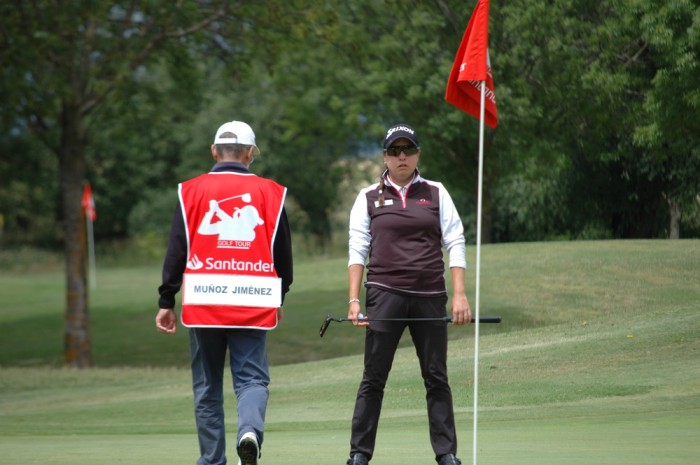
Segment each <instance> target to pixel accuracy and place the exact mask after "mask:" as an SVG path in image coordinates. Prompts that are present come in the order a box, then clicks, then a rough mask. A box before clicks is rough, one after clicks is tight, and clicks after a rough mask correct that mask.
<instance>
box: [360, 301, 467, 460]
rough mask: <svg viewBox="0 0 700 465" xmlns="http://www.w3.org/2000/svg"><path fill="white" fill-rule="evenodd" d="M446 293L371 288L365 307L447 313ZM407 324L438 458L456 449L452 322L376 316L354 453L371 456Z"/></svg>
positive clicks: (422, 314)
mask: <svg viewBox="0 0 700 465" xmlns="http://www.w3.org/2000/svg"><path fill="white" fill-rule="evenodd" d="M446 304H447V297H446V296H440V297H414V296H408V295H402V294H394V293H391V292H387V291H384V290H381V289H377V288H369V289H367V305H366V308H365V311H366V312H367V316H368V317H369V318H370V319H371V318H428V317H430V318H433V317H435V318H442V317H444V316H446V308H445V307H446ZM407 326H408V329H409V332H410V334H411V338H412V340H413V345H414V347H415V349H416V355H417V356H418V361H419V363H420V370H421V375H422V377H423V383H424V385H425V390H426V401H427V407H428V422H429V429H430V443H431V445H432V447H433V451H434V452H435V456H436V458H437V457H439V456H441V455H444V454H449V453H452V454H456V453H457V434H456V431H455V420H454V408H453V404H452V391H451V390H450V386H449V384H448V379H447V324H445V322H443V321H435V322H432V321H417V322H372V323H370V325H369V327H368V329H367V330H366V336H365V368H364V373H363V375H362V381H361V382H360V387H359V390H358V392H357V399H356V401H355V412H354V414H353V417H352V435H351V438H350V455H351V456H352V455H353V454H356V453H358V452H359V453H362V454H364V455H366V456H367V457H368V458H372V455H373V453H374V445H375V441H376V437H377V426H378V424H379V416H380V413H381V409H382V400H383V398H384V387H385V386H386V382H387V379H388V378H389V372H390V371H391V365H392V363H393V361H394V355H395V353H396V348H397V346H398V344H399V341H400V339H401V336H402V334H403V332H404V329H405V328H406V327H407Z"/></svg>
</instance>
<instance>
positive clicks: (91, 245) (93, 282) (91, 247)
mask: <svg viewBox="0 0 700 465" xmlns="http://www.w3.org/2000/svg"><path fill="white" fill-rule="evenodd" d="M85 219H86V220H87V221H86V223H87V236H88V255H89V260H90V287H91V288H93V289H95V288H96V287H97V273H96V271H95V236H94V234H93V228H92V220H91V219H90V216H88V215H86V216H85Z"/></svg>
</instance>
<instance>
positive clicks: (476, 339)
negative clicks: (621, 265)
mask: <svg viewBox="0 0 700 465" xmlns="http://www.w3.org/2000/svg"><path fill="white" fill-rule="evenodd" d="M485 98H486V80H483V81H481V115H480V118H479V193H478V206H477V214H476V298H475V307H474V311H475V315H474V320H475V324H476V327H475V328H474V443H473V445H472V448H473V450H474V465H476V453H477V440H476V438H477V434H476V431H477V426H476V425H477V412H478V405H479V277H480V272H481V195H482V185H483V182H482V179H483V174H484V106H485V103H484V100H485Z"/></svg>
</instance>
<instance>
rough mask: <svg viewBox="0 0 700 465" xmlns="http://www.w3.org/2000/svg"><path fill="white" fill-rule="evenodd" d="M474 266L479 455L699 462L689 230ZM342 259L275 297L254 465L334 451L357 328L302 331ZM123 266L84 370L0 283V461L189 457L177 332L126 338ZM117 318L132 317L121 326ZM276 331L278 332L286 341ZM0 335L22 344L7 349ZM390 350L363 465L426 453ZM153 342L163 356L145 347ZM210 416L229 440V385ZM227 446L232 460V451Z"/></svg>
mask: <svg viewBox="0 0 700 465" xmlns="http://www.w3.org/2000/svg"><path fill="white" fill-rule="evenodd" d="M482 260H483V261H484V262H483V263H484V269H483V270H482V273H483V275H482V286H483V288H482V292H483V293H482V299H483V300H482V305H484V309H483V310H482V314H501V315H502V316H503V317H504V321H503V323H502V324H501V325H491V326H489V325H481V327H480V328H481V330H482V332H481V338H480V344H479V390H478V392H479V410H478V424H477V425H478V432H477V433H478V434H477V438H478V449H477V457H478V463H479V464H482V465H505V464H507V465H562V464H566V465H579V464H580V465H584V464H585V465H697V464H698V463H700V279H699V277H700V241H676V242H674V241H629V242H627V241H609V242H608V241H606V242H601V243H596V242H584V243H556V244H542V243H540V244H505V245H502V246H501V245H499V246H490V247H487V248H486V249H485V250H484V257H483V258H482ZM472 263H473V262H472ZM343 266H344V265H343V263H342V261H340V260H328V261H318V262H315V263H312V264H306V263H304V264H301V265H300V266H299V267H298V271H299V272H298V274H297V277H298V279H299V281H298V282H297V283H295V286H296V290H297V292H298V293H299V295H297V296H296V297H293V295H294V294H293V293H292V294H290V296H289V300H290V302H289V314H288V319H286V320H285V322H283V326H281V327H280V329H279V330H278V331H277V334H276V335H275V337H271V344H279V345H282V346H283V347H284V349H285V351H287V352H292V351H296V352H294V353H291V354H289V358H292V359H295V360H299V361H300V363H273V367H272V380H273V381H272V384H271V386H270V394H271V397H270V405H269V409H268V415H267V427H266V437H265V443H264V446H263V449H262V452H263V456H262V460H261V462H260V463H261V465H265V464H285V465H302V464H303V465H332V464H337V465H340V464H344V463H345V461H346V460H347V454H348V448H349V436H350V421H351V416H352V410H353V406H354V399H355V394H356V390H357V386H358V383H359V380H360V377H361V373H362V357H361V355H359V354H360V351H361V348H362V339H361V334H362V332H361V330H357V329H356V328H353V327H351V326H350V325H342V324H340V323H334V324H333V325H331V327H330V328H329V330H328V333H327V334H326V336H325V337H324V338H323V339H321V338H319V337H318V326H319V325H320V323H321V321H322V318H323V316H324V312H323V311H319V308H330V305H331V302H332V301H334V300H337V299H340V301H341V302H342V301H343V299H344V298H345V299H346V295H345V292H346V291H345V287H344V286H345V285H346V284H345V282H344V279H345V277H344V276H343V277H342V279H341V278H339V277H337V272H336V271H335V270H336V269H337V268H342V267H343ZM129 275H130V276H131V278H132V279H135V280H136V282H143V281H148V280H151V281H157V279H153V278H152V277H150V275H149V272H148V271H147V270H132V272H131V273H130V274H129V273H127V272H126V271H117V272H115V274H114V275H113V276H109V275H108V276H106V277H104V278H103V280H102V281H101V288H100V290H99V292H98V294H99V295H98V296H95V298H96V299H97V300H98V302H99V303H98V304H97V308H98V310H97V312H96V314H95V315H94V319H93V321H94V320H97V321H96V323H95V324H96V325H98V327H99V331H97V332H98V334H99V337H100V341H99V343H100V345H99V346H98V347H99V350H98V349H96V355H99V358H100V359H104V357H107V359H109V360H113V362H110V363H106V364H103V365H102V366H100V367H98V368H95V369H89V370H73V369H66V368H61V367H60V366H58V365H56V364H55V363H50V362H48V363H47V358H46V357H48V355H42V354H48V353H49V350H48V349H46V348H45V347H44V346H41V345H40V344H39V343H38V342H37V340H36V339H33V337H34V336H32V335H31V333H30V332H29V329H28V328H29V326H28V323H27V322H26V321H25V320H26V319H27V318H30V319H31V322H33V323H35V324H36V325H38V327H39V328H44V329H43V331H50V329H49V327H48V326H46V327H45V326H43V324H42V318H44V317H47V316H48V315H49V313H50V311H49V310H47V309H46V307H45V306H42V305H41V302H42V295H39V293H38V292H37V293H34V294H32V293H29V294H28V297H26V298H24V299H23V298H22V297H21V296H19V295H16V294H13V295H12V296H10V294H9V293H7V291H0V292H5V294H0V297H2V298H3V299H4V301H5V304H8V303H11V304H12V306H13V308H20V309H22V310H24V311H25V312H26V314H25V315H23V317H24V318H23V317H22V315H17V314H15V313H11V312H9V311H8V309H7V306H6V305H5V306H3V307H2V309H0V324H2V325H3V327H2V329H3V332H2V334H3V336H2V337H3V338H5V339H4V341H3V342H0V348H2V349H3V350H4V351H9V352H10V354H9V355H8V352H5V353H4V354H3V355H0V362H1V364H0V453H1V454H2V458H1V461H2V463H3V464H7V465H24V464H42V465H44V464H51V465H69V464H70V465H88V464H89V465H95V464H97V465H103V464H104V465H111V464H136V463H144V464H149V465H161V464H162V465H166V464H167V465H174V464H189V465H192V464H194V463H195V461H196V459H197V456H198V446H197V443H196V434H195V429H194V419H193V413H192V412H193V406H192V393H191V383H190V373H189V370H188V369H187V367H186V365H185V363H183V362H182V360H183V359H186V354H184V353H182V352H184V350H183V345H182V344H183V342H186V335H185V334H184V331H181V332H180V334H178V336H177V337H176V338H167V337H166V336H162V335H158V338H157V339H153V340H152V341H151V339H150V336H149V335H148V334H149V333H145V332H141V329H140V328H139V324H148V325H149V328H150V325H152V324H153V323H152V321H153V315H154V312H153V311H152V308H149V307H148V305H147V304H144V299H150V298H151V296H150V295H147V291H145V290H144V291H142V290H141V288H140V287H139V286H138V285H134V286H133V288H129V289H130V292H127V293H125V292H123V288H122V286H125V285H126V284H125V283H127V282H129ZM312 276H315V277H317V278H316V282H312V283H310V282H309V281H308V280H309V279H310V277H312ZM324 277H325V278H324ZM26 281H27V280H26V279H25V280H22V279H21V277H14V276H0V284H3V285H5V289H7V287H6V286H7V285H8V284H10V285H12V286H14V288H13V289H14V290H15V292H16V293H17V292H19V293H21V292H22V291H21V290H22V289H23V286H26V287H27V288H30V287H31V286H30V285H29V284H27V283H26ZM32 282H33V283H34V285H35V284H36V283H37V282H40V283H43V284H44V285H45V288H44V290H43V291H42V292H44V293H45V294H44V295H43V297H46V296H47V295H51V293H52V292H55V289H54V290H52V285H53V284H52V283H53V278H50V277H46V276H42V275H39V276H33V277H32ZM148 285H149V286H150V283H148ZM120 289H121V290H120ZM293 289H294V288H293ZM315 290H316V291H318V290H322V292H315ZM336 292H337V295H336ZM35 294H36V295H35ZM142 294H143V295H142ZM472 295H473V293H472V292H470V297H471V296H472ZM26 301H30V302H32V304H31V305H29V304H27V303H26ZM147 303H148V302H147ZM52 305H53V304H52ZM57 305H58V306H59V307H60V303H59V304H57ZM472 305H473V302H472ZM343 307H344V306H343V305H341V306H340V308H341V309H342V308H343ZM134 308H135V309H136V310H134ZM138 309H142V310H139V311H143V313H144V314H145V315H146V316H144V317H143V319H138V318H137V315H138V311H137V310H138ZM118 311H121V312H122V314H121V315H113V314H112V313H113V312H118ZM125 314H126V316H131V319H137V320H138V321H136V322H134V321H129V322H127V323H126V324H125V323H124V322H122V321H121V320H122V319H124V317H125ZM340 315H341V313H338V315H337V316H340ZM120 316H121V318H120ZM57 321H58V322H59V323H60V318H58V319H57ZM141 322H142V323H141ZM285 325H286V326H285ZM492 326H498V327H497V328H493V327H492ZM291 328H293V330H294V332H295V334H294V335H293V336H294V337H293V338H291V337H290V338H287V337H285V335H286V333H287V332H289V331H290V330H291ZM149 330H150V329H149ZM17 331H22V332H21V333H20V334H16V332H17ZM129 331H132V332H133V331H135V332H137V334H138V337H137V336H134V335H133V334H129V333H128V332H129ZM58 333H60V329H59V331H58ZM273 334H274V333H273ZM450 335H451V341H450V346H449V358H448V363H449V370H450V381H451V386H452V389H453V396H454V399H455V410H456V419H457V427H458V434H459V440H460V444H459V453H458V455H459V457H460V458H461V459H462V462H463V463H464V465H467V464H471V463H472V457H473V443H472V439H473V418H474V411H473V397H474V386H473V372H474V361H475V358H474V337H473V335H474V326H469V327H460V328H456V327H453V328H450ZM6 337H9V339H10V340H11V341H14V342H16V343H17V344H19V345H20V346H21V348H20V349H12V348H11V347H10V343H8V342H7V340H8V339H7V338H6ZM139 337H142V338H143V339H145V341H140V340H139ZM178 338H180V339H178ZM339 340H340V342H339ZM32 341H33V342H32ZM125 341H126V342H128V345H125ZM95 342H96V343H97V340H96V341H95ZM32 344H34V345H37V350H36V351H35V352H32ZM158 344H162V345H161V346H158ZM405 345H406V344H404V347H403V348H401V349H399V351H398V353H397V356H396V360H395V363H394V367H393V370H392V373H391V377H390V379H389V383H388V385H387V389H386V394H385V398H384V408H383V411H382V417H381V422H380V428H379V433H378V438H377V447H376V451H375V456H374V458H373V460H372V462H371V464H372V465H406V464H409V465H413V464H418V465H420V464H434V463H435V461H434V457H433V453H432V450H431V448H430V443H429V439H428V431H427V415H426V411H425V392H424V388H423V385H422V380H421V379H420V371H419V367H418V363H417V361H416V357H415V354H414V351H413V349H412V348H411V347H405ZM134 346H135V347H134ZM12 350H15V352H12ZM163 351H175V352H177V351H180V353H179V354H177V355H173V354H170V356H169V357H166V358H162V357H160V356H161V355H162V354H161V352H163ZM317 352H322V354H323V355H322V356H319V354H318V353H317ZM333 354H335V355H336V356H335V357H332V358H329V356H332V355H333ZM164 360H167V363H166V362H164ZM119 361H122V363H121V364H119V363H118V362H119ZM149 361H150V362H149ZM149 363H150V366H149ZM226 411H227V426H228V429H229V437H230V438H233V434H234V432H235V424H236V418H235V398H234V397H233V395H232V393H231V389H230V387H229V388H228V389H227V391H226ZM232 440H233V439H231V441H232ZM229 452H230V457H229V459H230V460H229V463H230V464H232V465H235V463H236V462H237V461H236V458H235V452H234V449H233V447H232V445H230V446H229Z"/></svg>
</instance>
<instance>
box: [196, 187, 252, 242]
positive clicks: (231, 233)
mask: <svg viewBox="0 0 700 465" xmlns="http://www.w3.org/2000/svg"><path fill="white" fill-rule="evenodd" d="M233 199H241V200H242V201H243V202H245V203H250V201H251V196H250V194H249V193H246V194H242V195H235V196H233V197H229V198H226V199H223V200H218V201H217V200H210V201H209V211H207V213H206V214H205V215H204V218H202V222H201V223H200V224H199V228H198V229H197V233H198V234H202V235H206V236H209V235H218V236H219V240H218V243H217V247H218V248H227V249H249V248H250V244H251V242H253V241H254V240H255V228H256V227H258V226H261V225H263V224H264V223H265V222H264V221H263V220H262V218H260V214H259V213H258V210H257V209H256V208H255V207H254V206H253V205H245V206H244V207H242V208H239V207H235V208H234V210H233V212H232V213H231V214H230V215H229V214H228V213H227V212H226V211H224V210H223V209H222V208H221V204H222V203H224V202H226V201H229V200H233ZM215 217H216V220H215Z"/></svg>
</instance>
